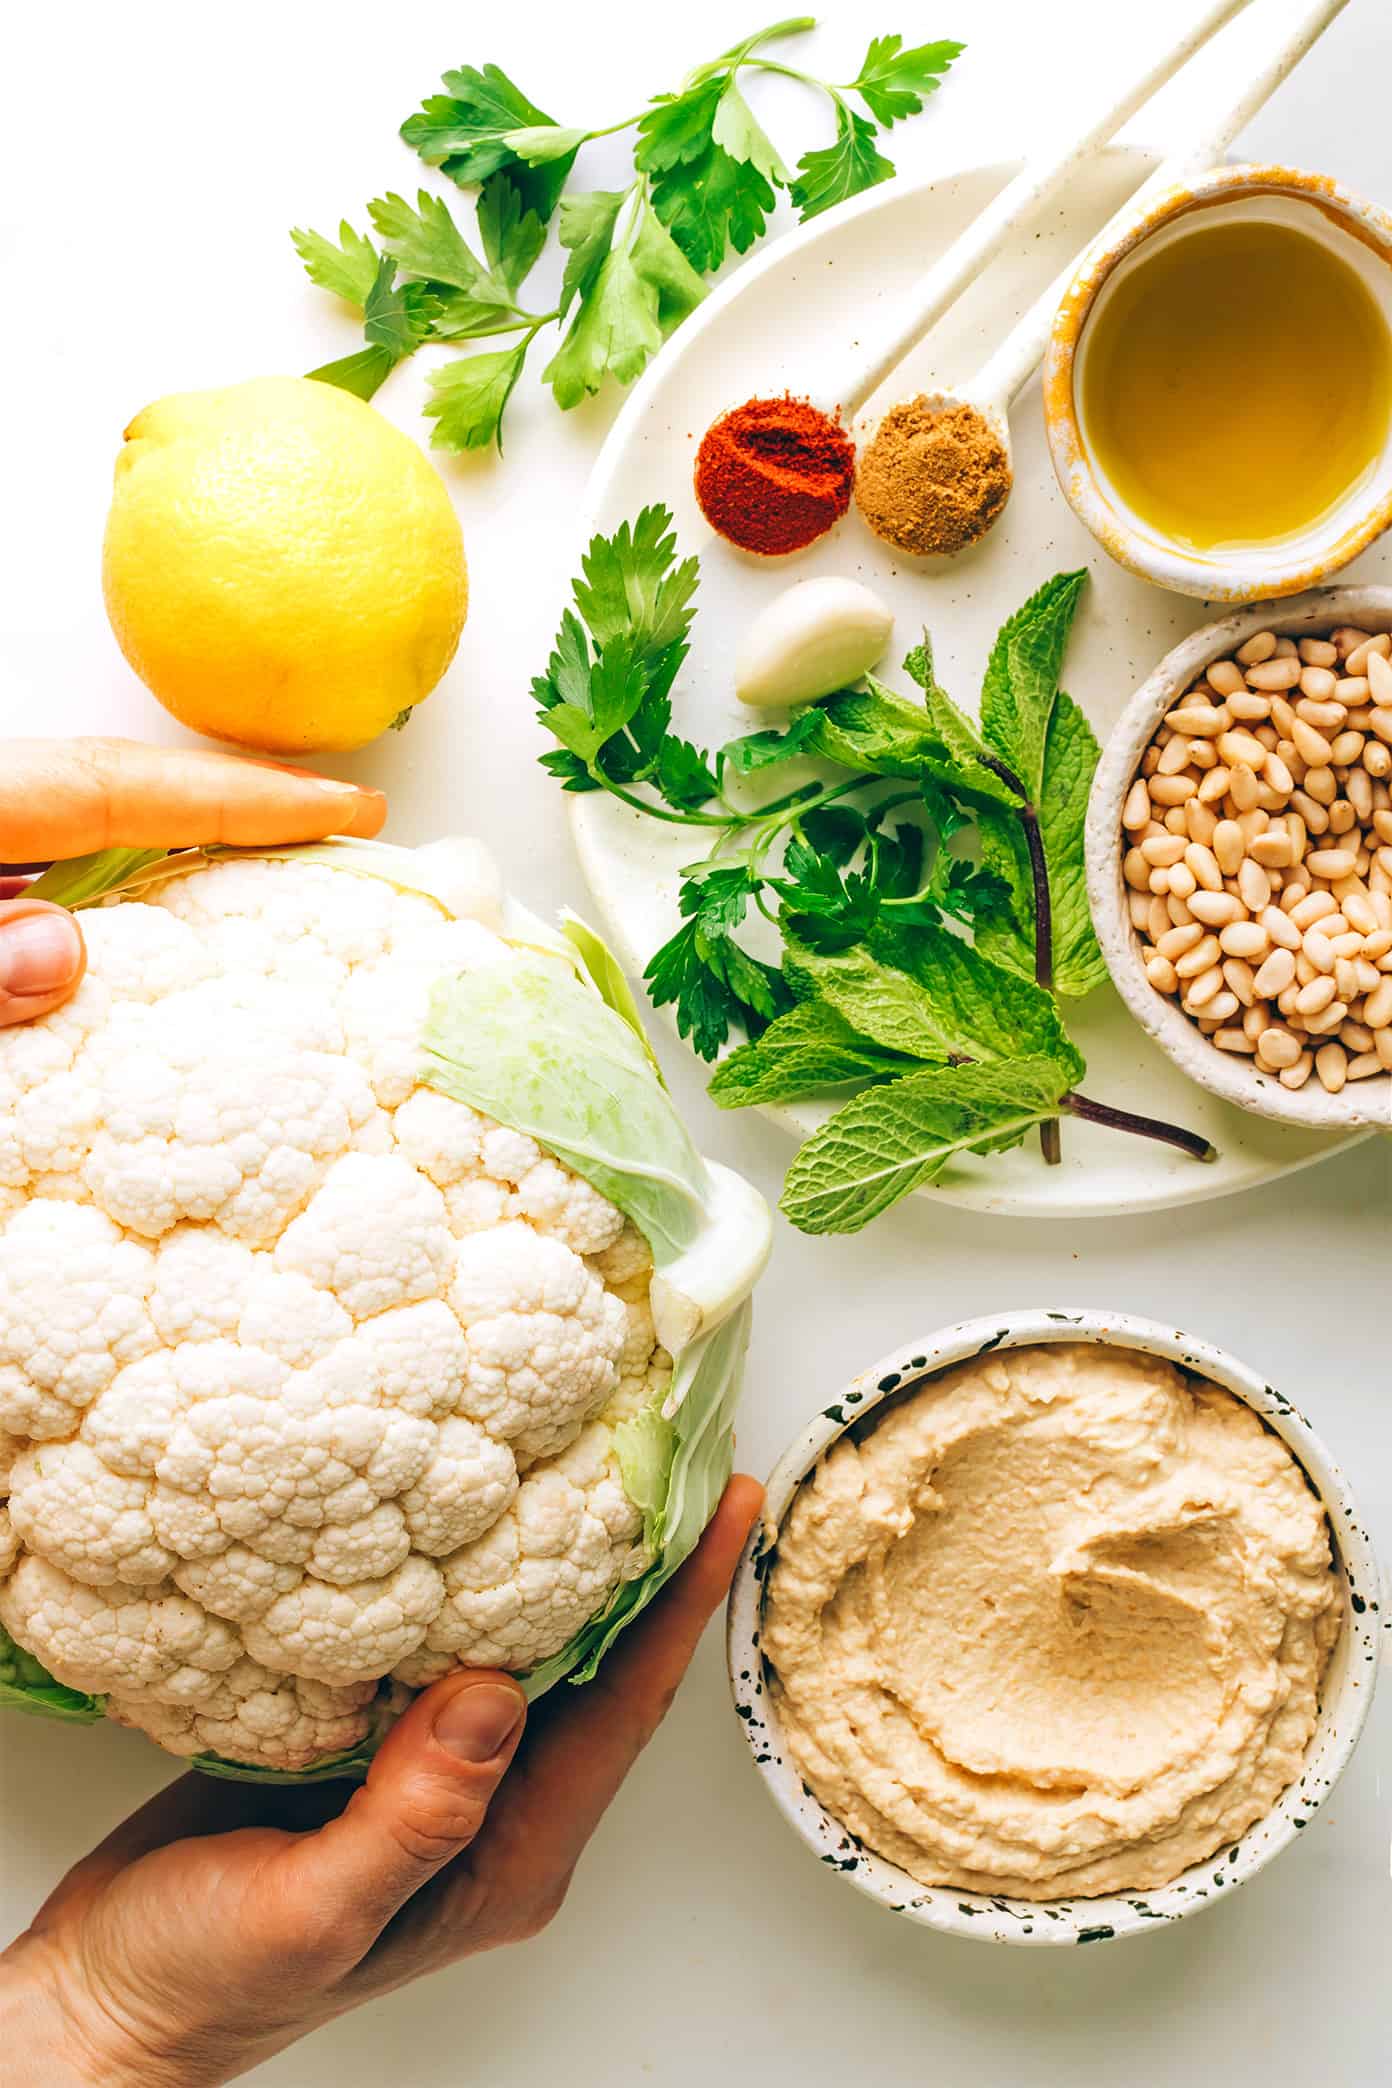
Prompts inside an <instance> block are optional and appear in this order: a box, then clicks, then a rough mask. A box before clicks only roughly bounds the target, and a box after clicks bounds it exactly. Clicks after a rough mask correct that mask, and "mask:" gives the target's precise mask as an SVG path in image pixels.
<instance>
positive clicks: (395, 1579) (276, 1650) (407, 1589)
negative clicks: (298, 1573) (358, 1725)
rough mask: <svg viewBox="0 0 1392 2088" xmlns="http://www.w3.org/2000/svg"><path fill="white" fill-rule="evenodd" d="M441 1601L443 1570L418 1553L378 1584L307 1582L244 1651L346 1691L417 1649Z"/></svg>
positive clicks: (263, 1621)
mask: <svg viewBox="0 0 1392 2088" xmlns="http://www.w3.org/2000/svg"><path fill="white" fill-rule="evenodd" d="M443 1599H444V1583H443V1581H442V1579H441V1577H440V1569H439V1567H438V1566H436V1565H435V1564H434V1562H433V1561H432V1560H430V1559H423V1558H421V1557H420V1555H419V1554H418V1553H416V1552H412V1553H411V1555H410V1557H409V1558H408V1559H407V1560H406V1561H405V1562H404V1564H402V1565H401V1566H398V1567H397V1569H396V1571H395V1572H394V1573H390V1574H387V1575H386V1576H385V1577H384V1578H382V1579H380V1580H369V1581H358V1582H356V1583H355V1584H354V1585H353V1586H352V1587H348V1588H336V1587H332V1586H330V1585H329V1583H328V1582H326V1581H321V1580H312V1579H306V1580H303V1581H301V1583H300V1585H299V1587H298V1588H296V1589H294V1590H293V1591H292V1592H291V1593H290V1594H289V1595H282V1596H281V1597H280V1598H279V1599H278V1600H277V1601H275V1602H273V1603H272V1604H271V1606H270V1608H269V1609H268V1610H267V1611H266V1613H265V1615H264V1616H262V1617H260V1618H258V1619H257V1621H256V1622H255V1623H253V1624H248V1625H246V1627H245V1630H244V1636H245V1641H246V1649H247V1652H248V1653H249V1654H250V1655H251V1657H252V1659H253V1660H259V1661H260V1662H261V1664H262V1666H263V1667H268V1668H271V1669H273V1670H274V1671H275V1673H276V1674H282V1675H308V1676H309V1677H310V1678H311V1680H313V1681H316V1682H329V1683H332V1684H334V1685H335V1686H336V1687H341V1686H342V1685H343V1684H344V1683H346V1682H362V1681H365V1680H367V1679H368V1678H369V1677H373V1678H375V1677H376V1676H378V1675H384V1674H386V1673H387V1672H388V1670H389V1669H391V1668H393V1667H394V1666H395V1665H396V1663H397V1662H398V1661H399V1660H403V1659H404V1658H405V1657H406V1655H407V1653H409V1652H410V1651H411V1649H412V1648H413V1647H414V1646H418V1645H419V1644H420V1641H421V1639H422V1638H423V1637H424V1635H425V1633H426V1630H427V1629H428V1627H429V1625H430V1622H431V1620H432V1618H433V1617H434V1616H435V1614H436V1612H437V1611H438V1609H439V1607H440V1604H441V1602H442V1601H443Z"/></svg>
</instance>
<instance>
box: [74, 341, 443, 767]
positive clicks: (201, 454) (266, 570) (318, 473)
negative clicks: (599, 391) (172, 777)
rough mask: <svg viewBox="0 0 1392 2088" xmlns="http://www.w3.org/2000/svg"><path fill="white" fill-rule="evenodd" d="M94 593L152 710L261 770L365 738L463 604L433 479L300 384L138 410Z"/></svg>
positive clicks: (369, 417)
mask: <svg viewBox="0 0 1392 2088" xmlns="http://www.w3.org/2000/svg"><path fill="white" fill-rule="evenodd" d="M102 579H103V586H104V589H105V593H106V609H107V614H108V616H109V617H110V618H111V624H112V628H113V630H114V631H115V633H116V638H117V642H118V643H119V645H120V647H121V650H122V652H123V653H124V654H125V656H126V658H127V659H128V660H129V661H130V664H131V666H132V667H133V668H134V669H135V671H136V673H137V674H138V675H139V676H140V678H141V680H142V681H143V682H144V683H145V684H146V686H147V687H148V688H150V689H151V690H152V691H153V692H154V694H155V695H156V696H157V697H158V698H159V700H160V702H161V703H162V704H163V705H164V707H165V709H166V710H169V711H172V712H173V714H174V716H175V717H176V718H178V719H179V720H180V721H181V722H182V723H183V724H185V725H189V726H191V727H192V728H193V730H194V731H195V732H206V733H210V734H211V735H212V736H213V737H214V738H215V739H226V740H234V741H236V742H238V743H239V744H240V745H242V746H247V747H262V748H267V749H271V750H274V751H276V752H279V753H303V752H305V751H306V750H307V749H309V748H316V747H317V748H337V749H342V748H349V747H362V746H365V745H366V744H367V742H368V741H369V740H372V739H376V737H377V735H378V733H379V732H382V731H384V730H385V729H386V727H387V726H388V725H390V724H392V723H393V721H394V720H395V719H397V718H398V717H400V715H401V714H402V713H403V712H404V711H408V710H410V709H411V707H412V705H413V704H417V703H419V702H420V701H421V700H422V698H424V697H426V696H428V695H429V694H430V691H431V690H432V689H433V688H434V686H435V684H436V682H438V681H439V679H440V676H441V675H442V674H443V673H444V671H445V669H446V668H447V667H448V665H449V663H450V661H451V659H452V658H453V656H454V649H455V647H456V645H457V644H458V643H459V633H460V630H461V628H462V626H463V623H464V612H465V608H466V606H467V602H468V584H467V580H466V576H465V570H464V545H463V540H462V538H461V536H460V531H459V522H458V518H457V517H456V515H455V512H454V509H453V507H452V506H451V504H450V499H449V495H448V494H447V492H446V491H445V488H444V485H443V483H442V481H441V479H440V476H439V474H438V472H436V470H435V469H434V467H433V466H432V465H431V464H430V463H429V462H428V461H427V459H426V457H425V456H424V454H423V453H422V451H421V450H419V449H418V448H417V447H416V445H415V443H414V442H412V441H411V440H410V439H409V437H407V436H405V435H403V434H401V432H400V431H399V430H398V429H396V428H394V427H393V426H392V425H391V422H390V421H387V420H384V419H383V418H382V416H381V414H380V413H378V412H377V411H376V410H375V409H374V408H373V407H371V406H368V405H366V404H365V403H364V402H363V401H362V400H361V399H356V398H354V397H353V396H352V394H351V393H349V392H344V391H339V390H338V389H336V387H335V386H333V385H331V384H320V383H317V382H315V381H314V380H312V379H310V378H307V377H257V378H253V379H252V380H251V381H250V382H249V383H246V384H234V385H230V386H228V387H227V388H226V389H225V390H222V391H204V392H178V393H175V394H174V395H173V396H172V397H170V398H167V399H159V400H157V401H156V403H155V404H154V405H153V406H147V407H146V408H145V410H144V412H143V413H138V414H137V415H136V417H135V419H134V420H133V421H132V422H131V424H130V426H129V427H128V428H127V430H126V445H125V448H124V449H123V450H122V452H121V454H120V456H119V457H118V458H117V460H116V487H115V492H114V494H113V496H112V502H111V513H110V516H109V517H108V520H107V527H106V544H105V548H104V551H103V558H102Z"/></svg>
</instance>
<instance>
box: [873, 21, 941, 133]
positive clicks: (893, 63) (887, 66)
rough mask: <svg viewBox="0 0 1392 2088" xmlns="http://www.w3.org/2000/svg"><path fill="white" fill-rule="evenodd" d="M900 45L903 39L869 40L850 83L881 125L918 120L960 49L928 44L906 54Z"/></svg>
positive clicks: (882, 38)
mask: <svg viewBox="0 0 1392 2088" xmlns="http://www.w3.org/2000/svg"><path fill="white" fill-rule="evenodd" d="M903 43H904V39H903V37H902V36H872V37H871V39H870V48H869V50H868V51H867V52H866V53H865V57H864V59H863V60H862V62H861V68H860V71H859V72H858V73H857V74H856V76H855V78H854V79H853V80H852V81H851V82H850V85H851V87H852V88H853V89H854V90H855V92H856V93H857V94H858V95H859V96H860V98H861V100H862V101H863V102H864V103H865V105H866V107H867V108H868V109H869V111H870V113H871V115H872V116H876V117H878V118H879V120H880V122H881V123H884V124H890V123H897V122H898V121H899V120H900V119H901V117H904V116H917V115H918V113H919V111H920V110H921V109H922V107H923V102H924V97H925V96H926V95H929V94H932V93H933V91H934V89H935V88H937V87H939V86H941V84H942V76H943V74H944V73H945V72H946V71H947V68H948V67H949V66H950V65H951V63H952V61H953V59H954V58H956V57H958V56H960V54H961V51H962V49H963V46H962V45H961V44H959V43H927V44H919V45H917V46H916V47H915V49H913V50H911V51H906V50H905V49H904V48H903Z"/></svg>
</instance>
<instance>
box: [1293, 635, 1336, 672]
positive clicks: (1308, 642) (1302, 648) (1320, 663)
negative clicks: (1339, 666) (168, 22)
mask: <svg viewBox="0 0 1392 2088" xmlns="http://www.w3.org/2000/svg"><path fill="white" fill-rule="evenodd" d="M1296 651H1297V652H1298V653H1299V654H1300V657H1301V659H1302V660H1303V661H1304V662H1305V665H1306V666H1307V667H1332V666H1333V665H1334V662H1335V661H1336V660H1337V659H1338V657H1339V648H1338V646H1337V645H1331V644H1330V642H1329V640H1328V639H1327V638H1302V639H1301V641H1300V643H1299V645H1298V646H1297V647H1296Z"/></svg>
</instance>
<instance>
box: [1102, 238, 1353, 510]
mask: <svg viewBox="0 0 1392 2088" xmlns="http://www.w3.org/2000/svg"><path fill="white" fill-rule="evenodd" d="M1084 339H1085V347H1084V353H1083V356H1082V371H1081V399H1080V404H1081V408H1082V424H1083V431H1084V441H1085V443H1086V445H1087V448H1088V451H1089V453H1090V457H1091V461H1092V464H1093V468H1094V469H1095V470H1097V471H1098V472H1099V473H1100V474H1101V475H1103V476H1105V477H1106V478H1107V479H1109V480H1110V481H1111V484H1112V487H1113V488H1114V490H1115V492H1116V493H1117V494H1119V495H1120V497H1121V499H1122V500H1123V501H1124V502H1125V503H1126V505H1127V506H1128V507H1129V508H1130V510H1131V511H1132V514H1133V515H1134V516H1135V517H1136V518H1137V520H1139V521H1140V522H1142V523H1143V524H1145V525H1147V526H1148V527H1149V528H1150V529H1152V530H1153V531H1154V532H1155V533H1156V534H1157V535H1158V536H1160V537H1162V538H1164V539H1166V540H1167V541H1169V542H1171V543H1175V544H1179V545H1182V546H1184V547H1186V548H1189V549H1192V550H1195V551H1215V550H1231V549H1235V548H1238V547H1240V546H1243V545H1251V544H1265V543H1274V542H1278V541H1279V540H1280V539H1282V538H1286V537H1292V536H1296V535H1298V534H1299V533H1300V532H1301V531H1302V530H1304V529H1307V528H1309V527H1310V526H1311V525H1312V524H1313V523H1315V522H1317V521H1318V520H1319V519H1320V517H1321V516H1322V515H1325V514H1327V513H1328V512H1329V510H1330V509H1331V508H1333V507H1334V506H1336V505H1337V503H1338V502H1339V501H1340V500H1341V499H1343V497H1344V496H1345V495H1346V494H1347V493H1349V492H1350V491H1351V490H1352V489H1353V488H1354V487H1355V486H1356V485H1357V483H1358V481H1359V480H1360V479H1362V478H1364V477H1365V476H1367V475H1368V474H1369V473H1370V471H1371V469H1372V466H1373V464H1374V462H1375V461H1376V459H1377V458H1378V457H1379V456H1380V454H1381V453H1382V450H1383V447H1384V445H1385V443H1386V439H1387V432H1388V422H1389V416H1392V337H1390V336H1389V331H1388V327H1387V324H1386V322H1385V320H1384V318H1383V315H1382V312H1381V311H1380V309H1379V307H1378V304H1377V302H1376V300H1375V299H1374V297H1373V295H1372V292H1371V291H1370V290H1369V289H1368V287H1367V285H1366V284H1365V283H1364V282H1363V280H1362V278H1361V277H1360V276H1359V274H1358V273H1357V271H1356V270H1355V269H1354V268H1353V267H1352V266H1351V264H1350V263H1349V262H1347V261H1345V260H1343V259H1342V258H1341V257H1340V255H1338V254H1337V253H1335V252H1334V251H1333V250H1332V249H1331V248H1330V247H1328V246H1326V245H1324V244H1323V243H1322V242H1321V241H1319V240H1317V239H1313V238H1311V237H1310V236H1309V235H1308V234H1307V233H1304V232H1300V231H1297V230H1296V229H1295V228H1294V227H1293V226H1291V225H1288V224H1281V223H1278V222H1273V221H1269V220H1265V219H1257V218H1239V219H1230V220H1229V221H1228V222H1227V223H1225V224H1213V225H1208V226H1199V227H1196V229H1195V230H1193V231H1191V232H1181V233H1180V235H1179V236H1178V237H1177V238H1174V239H1171V240H1168V241H1166V242H1164V243H1161V244H1157V246H1156V248H1155V250H1154V252H1152V253H1149V254H1145V253H1143V254H1142V255H1141V256H1140V258H1139V259H1138V260H1137V261H1136V262H1135V264H1134V265H1133V266H1132V267H1131V268H1130V269H1129V270H1128V271H1127V273H1126V274H1125V275H1124V276H1122V277H1120V278H1119V279H1118V281H1117V282H1116V284H1115V286H1114V288H1113V289H1112V291H1111V293H1110V294H1109V295H1107V296H1105V297H1104V298H1103V299H1102V300H1100V301H1099V303H1098V306H1097V309H1096V311H1095V313H1094V314H1093V317H1092V319H1091V320H1090V321H1089V324H1088V327H1087V331H1086V334H1085V337H1084Z"/></svg>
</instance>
